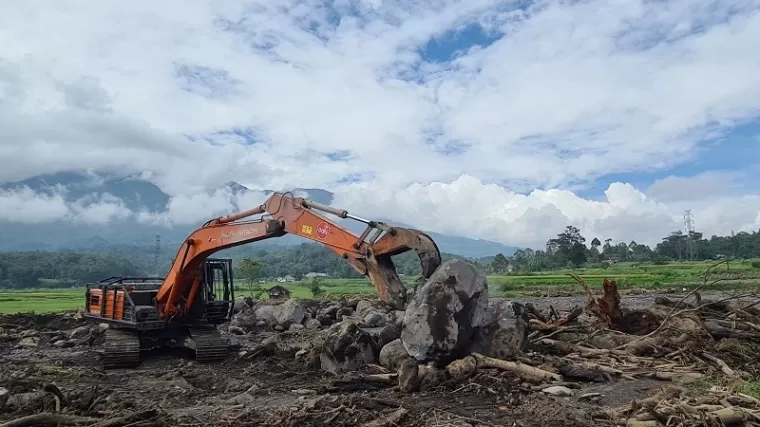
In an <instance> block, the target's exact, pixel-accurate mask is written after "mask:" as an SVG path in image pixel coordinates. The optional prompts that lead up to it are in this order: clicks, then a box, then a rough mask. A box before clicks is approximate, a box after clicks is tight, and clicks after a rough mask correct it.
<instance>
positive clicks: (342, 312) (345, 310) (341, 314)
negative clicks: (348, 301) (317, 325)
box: [335, 307, 354, 322]
mask: <svg viewBox="0 0 760 427" xmlns="http://www.w3.org/2000/svg"><path fill="white" fill-rule="evenodd" d="M353 314H354V310H352V309H351V308H349V307H341V308H340V309H339V310H338V311H337V312H336V313H335V320H337V321H338V322H342V321H343V318H345V317H348V316H351V315H353Z"/></svg>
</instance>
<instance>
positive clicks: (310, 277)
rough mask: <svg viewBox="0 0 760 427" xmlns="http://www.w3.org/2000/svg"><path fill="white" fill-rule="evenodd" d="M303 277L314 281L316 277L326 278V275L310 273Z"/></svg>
mask: <svg viewBox="0 0 760 427" xmlns="http://www.w3.org/2000/svg"><path fill="white" fill-rule="evenodd" d="M303 277H304V278H306V279H315V278H317V277H328V275H327V273H315V272H313V271H312V272H311V273H306V274H304V275H303Z"/></svg>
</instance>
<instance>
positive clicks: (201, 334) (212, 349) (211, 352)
mask: <svg viewBox="0 0 760 427" xmlns="http://www.w3.org/2000/svg"><path fill="white" fill-rule="evenodd" d="M190 337H191V338H192V339H193V341H194V342H195V360H196V361H197V362H199V363H214V362H220V361H222V360H224V359H225V358H227V355H228V354H229V347H230V343H229V341H228V340H227V338H225V337H223V336H222V335H221V334H220V333H219V331H217V330H216V328H214V327H208V328H202V327H194V328H190Z"/></svg>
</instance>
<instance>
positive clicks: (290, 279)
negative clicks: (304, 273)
mask: <svg viewBox="0 0 760 427" xmlns="http://www.w3.org/2000/svg"><path fill="white" fill-rule="evenodd" d="M275 281H276V282H278V283H286V282H295V281H296V278H295V277H293V276H291V275H290V274H288V275H287V276H285V277H278V278H276V279H275Z"/></svg>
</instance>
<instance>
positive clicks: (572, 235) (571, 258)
mask: <svg viewBox="0 0 760 427" xmlns="http://www.w3.org/2000/svg"><path fill="white" fill-rule="evenodd" d="M585 243H586V238H585V237H583V236H582V235H581V231H580V230H579V229H578V227H575V226H574V225H568V226H567V227H565V231H563V232H562V233H559V234H558V235H557V237H556V238H555V239H550V240H549V241H548V242H547V245H546V246H547V249H548V250H549V251H550V252H551V253H552V254H553V255H554V256H556V257H557V260H558V261H559V263H560V264H561V265H567V263H568V262H569V263H571V264H572V265H573V266H574V267H580V266H581V265H583V264H584V263H585V262H586V258H587V256H586V250H587V249H586V245H585Z"/></svg>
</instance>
